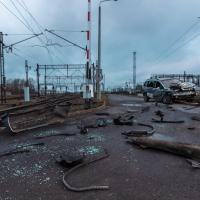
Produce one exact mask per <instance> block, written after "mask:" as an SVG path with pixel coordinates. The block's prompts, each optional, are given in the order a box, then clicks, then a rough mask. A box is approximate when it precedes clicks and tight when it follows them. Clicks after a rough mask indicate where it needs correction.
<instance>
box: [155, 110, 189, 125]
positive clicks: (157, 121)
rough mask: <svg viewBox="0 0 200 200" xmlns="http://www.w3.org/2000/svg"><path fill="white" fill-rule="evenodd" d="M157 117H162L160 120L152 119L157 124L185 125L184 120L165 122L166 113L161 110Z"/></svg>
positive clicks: (156, 113)
mask: <svg viewBox="0 0 200 200" xmlns="http://www.w3.org/2000/svg"><path fill="white" fill-rule="evenodd" d="M155 115H157V116H158V117H160V119H154V118H152V122H156V123H184V122H185V121H184V120H164V116H165V115H164V113H163V112H162V111H160V110H157V111H155Z"/></svg>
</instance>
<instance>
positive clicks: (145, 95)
mask: <svg viewBox="0 0 200 200" xmlns="http://www.w3.org/2000/svg"><path fill="white" fill-rule="evenodd" d="M149 99H150V98H149V97H148V96H147V94H146V93H145V94H144V101H145V102H148V101H149Z"/></svg>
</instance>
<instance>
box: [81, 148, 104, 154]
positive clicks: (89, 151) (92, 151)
mask: <svg viewBox="0 0 200 200" xmlns="http://www.w3.org/2000/svg"><path fill="white" fill-rule="evenodd" d="M101 151H102V147H97V146H85V147H82V148H80V149H79V152H80V153H83V154H84V155H94V154H97V153H100V152H101Z"/></svg>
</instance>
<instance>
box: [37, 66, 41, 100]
mask: <svg viewBox="0 0 200 200" xmlns="http://www.w3.org/2000/svg"><path fill="white" fill-rule="evenodd" d="M36 73H37V91H38V97H40V71H39V65H38V64H37V68H36Z"/></svg>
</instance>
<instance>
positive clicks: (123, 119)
mask: <svg viewBox="0 0 200 200" xmlns="http://www.w3.org/2000/svg"><path fill="white" fill-rule="evenodd" d="M133 118H134V116H133V115H130V114H124V115H120V116H118V117H116V118H114V119H113V122H114V124H115V125H128V126H132V125H133Z"/></svg>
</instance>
